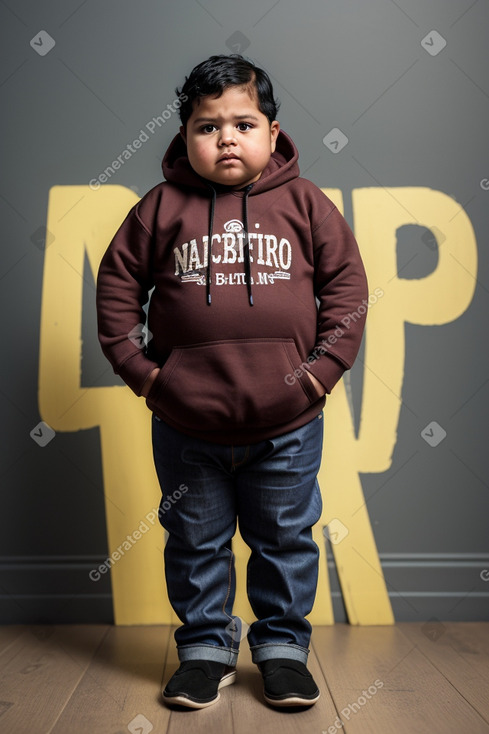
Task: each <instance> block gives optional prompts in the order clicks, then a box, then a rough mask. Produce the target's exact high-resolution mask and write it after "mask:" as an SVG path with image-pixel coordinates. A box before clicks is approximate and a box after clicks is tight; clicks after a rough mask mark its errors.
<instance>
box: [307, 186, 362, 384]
mask: <svg viewBox="0 0 489 734" xmlns="http://www.w3.org/2000/svg"><path fill="white" fill-rule="evenodd" d="M321 193H322V192H321ZM327 201H329V200H327ZM312 234H313V246H314V270H315V275H314V288H315V295H316V298H317V299H318V300H319V309H318V325H317V337H316V345H315V348H314V350H313V352H312V354H311V355H310V358H309V360H308V365H307V369H308V371H309V372H311V373H312V374H313V375H314V376H315V377H316V378H317V379H318V380H319V381H320V382H321V383H322V384H323V386H324V387H325V389H326V392H327V393H330V392H331V390H332V389H333V387H334V386H335V384H336V383H337V382H338V380H339V379H340V378H341V376H342V374H343V372H344V371H345V370H348V369H350V368H351V367H352V366H353V363H354V361H355V358H356V356H357V353H358V350H359V349H360V344H361V341H362V335H363V331H364V328H365V319H366V314H367V308H368V289H367V277H366V274H365V269H364V267H363V262H362V259H361V256H360V252H359V249H358V245H357V242H356V240H355V237H354V236H353V232H352V231H351V229H350V227H349V226H348V224H347V222H346V220H345V219H344V217H343V216H342V215H341V214H340V212H339V211H338V209H337V208H336V207H333V208H332V209H331V211H330V212H329V213H328V214H327V216H326V217H325V218H324V219H323V220H322V221H321V222H320V224H318V225H316V226H315V228H314V229H313V233H312Z"/></svg>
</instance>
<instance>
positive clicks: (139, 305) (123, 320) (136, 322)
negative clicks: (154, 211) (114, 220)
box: [96, 202, 159, 396]
mask: <svg viewBox="0 0 489 734" xmlns="http://www.w3.org/2000/svg"><path fill="white" fill-rule="evenodd" d="M140 203H141V202H138V204H136V205H135V206H134V207H133V208H132V209H131V210H130V212H129V214H128V215H127V217H126V219H125V220H124V222H123V223H122V225H121V226H120V228H119V229H118V231H117V232H116V234H115V236H114V238H113V239H112V241H111V243H110V245H109V247H108V248H107V250H106V252H105V254H104V256H103V258H102V261H101V263H100V267H99V271H98V276H97V297H96V300H97V321H98V337H99V341H100V345H101V347H102V351H103V353H104V354H105V356H106V357H107V359H108V360H109V362H110V363H111V365H112V367H113V370H114V372H115V374H116V375H120V376H121V378H122V379H123V380H124V382H125V383H126V384H127V385H129V387H130V388H131V390H133V391H134V392H135V393H136V395H138V396H139V395H141V390H142V387H143V385H144V383H145V381H146V378H147V377H148V376H149V374H150V372H151V371H152V370H153V369H154V368H155V367H158V366H159V365H158V364H157V363H156V362H153V361H151V360H149V359H148V358H147V357H146V354H145V350H144V348H143V347H142V345H140V344H138V339H137V331H138V329H141V326H140V325H142V324H145V323H146V314H145V312H144V310H143V306H144V305H145V303H147V301H148V298H149V293H148V292H149V291H150V290H151V288H152V287H153V282H152V268H151V260H152V239H153V238H152V235H151V232H150V231H149V229H148V228H147V227H146V225H145V224H144V223H143V221H142V220H141V218H140V216H139V205H140ZM133 330H136V338H135V337H134V336H133V335H132V334H131V332H133ZM130 335H131V337H132V338H130Z"/></svg>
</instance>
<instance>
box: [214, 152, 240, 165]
mask: <svg viewBox="0 0 489 734" xmlns="http://www.w3.org/2000/svg"><path fill="white" fill-rule="evenodd" d="M222 161H239V157H238V156H237V155H235V154H234V153H224V154H223V155H222V156H220V157H219V158H218V159H217V162H218V163H221V162H222Z"/></svg>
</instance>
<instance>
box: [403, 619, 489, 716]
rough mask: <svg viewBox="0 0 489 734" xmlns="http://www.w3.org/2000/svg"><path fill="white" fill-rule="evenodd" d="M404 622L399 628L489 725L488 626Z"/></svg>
mask: <svg viewBox="0 0 489 734" xmlns="http://www.w3.org/2000/svg"><path fill="white" fill-rule="evenodd" d="M428 625H430V623H421V624H419V623H417V624H414V623H411V624H408V623H401V624H398V625H397V627H398V629H399V630H400V631H401V633H402V634H404V635H405V636H406V637H407V639H408V640H410V642H411V643H412V644H414V645H416V647H417V648H418V649H419V650H420V651H421V652H422V653H423V654H424V655H426V657H427V658H428V659H429V660H430V661H431V663H432V664H433V665H434V666H435V667H436V668H437V669H438V670H439V671H440V673H442V675H444V676H445V678H446V679H447V680H448V681H450V683H451V684H452V686H454V688H456V689H457V691H459V692H460V693H461V694H462V696H463V697H464V698H466V699H467V701H468V702H469V703H470V704H471V705H472V706H473V707H474V708H475V709H476V710H477V711H478V712H479V714H480V715H481V716H482V717H483V718H484V719H485V720H486V721H487V722H488V723H489V624H488V623H487V622H457V623H454V622H440V623H435V624H433V623H431V626H428Z"/></svg>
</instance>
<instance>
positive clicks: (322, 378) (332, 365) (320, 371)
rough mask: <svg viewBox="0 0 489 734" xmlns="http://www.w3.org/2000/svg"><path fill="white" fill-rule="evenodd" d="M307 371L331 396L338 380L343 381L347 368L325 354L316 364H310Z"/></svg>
mask: <svg viewBox="0 0 489 734" xmlns="http://www.w3.org/2000/svg"><path fill="white" fill-rule="evenodd" d="M307 370H308V372H310V373H311V374H312V375H314V377H316V378H317V379H318V380H319V382H320V383H321V384H322V385H323V386H324V389H325V390H326V392H327V393H328V395H329V393H330V392H331V390H332V389H333V388H334V386H335V385H336V383H337V382H338V380H340V379H341V377H342V375H343V373H344V372H345V370H346V367H345V366H344V365H343V364H341V362H339V361H338V360H337V359H334V357H330V356H329V355H328V354H323V355H321V357H319V358H318V359H316V361H315V362H311V363H310V364H308V365H307Z"/></svg>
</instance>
